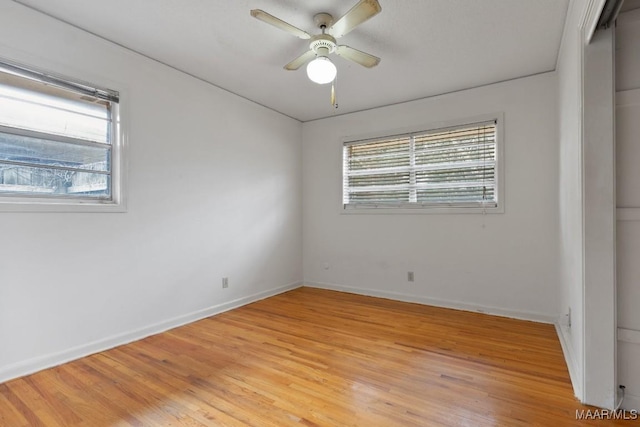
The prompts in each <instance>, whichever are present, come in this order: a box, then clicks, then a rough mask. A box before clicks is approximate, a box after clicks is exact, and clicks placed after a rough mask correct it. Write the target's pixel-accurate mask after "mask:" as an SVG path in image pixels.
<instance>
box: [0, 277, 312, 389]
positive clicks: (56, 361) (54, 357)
mask: <svg viewBox="0 0 640 427" xmlns="http://www.w3.org/2000/svg"><path fill="white" fill-rule="evenodd" d="M300 286H302V282H296V283H291V284H288V285H285V286H281V287H278V288H275V289H270V290H268V291H263V292H258V293H256V294H253V295H248V296H246V297H242V298H238V299H236V300H233V301H228V302H225V303H222V304H217V305H214V306H211V307H207V308H205V309H202V310H198V311H194V312H192V313H188V314H184V315H182V316H178V317H174V318H172V319H168V320H164V321H162V322H159V323H155V324H153V325H149V326H146V327H144V328H140V329H135V330H133V331H129V332H125V333H122V334H118V335H113V336H111V337H107V338H103V339H100V340H97V341H93V342H90V343H87V344H82V345H79V346H77V347H73V348H69V349H67V350H63V351H60V352H56V353H51V354H47V355H44V356H38V357H34V358H32V359H29V360H25V361H21V362H18V363H14V364H11V365H8V366H4V367H1V368H0V383H3V382H5V381H9V380H11V379H14V378H18V377H22V376H25V375H29V374H32V373H34V372H37V371H41V370H43V369H47V368H51V367H53V366H57V365H61V364H63V363H67V362H70V361H72V360H75V359H79V358H81V357H85V356H88V355H90V354H95V353H99V352H101V351H105V350H108V349H110V348H114V347H117V346H120V345H123V344H128V343H130V342H133V341H138V340H141V339H143V338H146V337H148V336H151V335H155V334H158V333H161V332H164V331H167V330H169V329H173V328H176V327H178V326H182V325H186V324H187V323H192V322H195V321H197V320H201V319H204V318H206V317H210V316H213V315H215V314H220V313H223V312H225V311H229V310H232V309H234V308H238V307H241V306H243V305H247V304H250V303H252V302H256V301H259V300H261V299H265V298H269V297H271V296H274V295H278V294H281V293H283V292H287V291H290V290H292V289H296V288H299V287H300Z"/></svg>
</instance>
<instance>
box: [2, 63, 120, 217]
mask: <svg viewBox="0 0 640 427" xmlns="http://www.w3.org/2000/svg"><path fill="white" fill-rule="evenodd" d="M2 64H7V65H9V66H16V67H19V68H24V69H26V70H29V71H32V72H34V73H38V74H42V75H44V76H50V77H52V78H53V79H60V80H63V81H67V82H70V83H72V84H78V85H81V86H86V87H93V88H98V89H103V88H106V87H109V88H110V89H103V90H110V91H116V92H118V94H119V102H117V103H113V104H112V111H111V119H112V129H111V136H112V140H111V170H110V173H111V197H110V198H109V199H97V198H82V197H46V196H41V195H28V194H25V195H7V194H0V213H1V212H79V213H81V212H103V213H104V212H126V211H127V205H126V194H125V189H126V178H127V162H126V154H125V149H126V145H127V144H126V133H125V131H124V128H125V119H124V117H125V115H124V114H123V110H124V107H123V98H124V99H126V90H125V89H123V88H122V87H121V86H120V85H118V84H115V83H113V82H111V81H107V82H106V84H104V83H105V82H104V79H97V78H96V79H93V80H102V81H101V82H100V84H89V83H87V82H86V81H84V80H82V79H79V78H74V77H69V76H64V75H62V74H57V73H52V72H49V71H46V70H44V69H43V68H40V67H35V66H29V65H23V64H21V63H18V62H14V61H12V60H7V59H5V58H0V67H1V66H2ZM15 133H16V134H25V135H28V134H29V131H28V130H24V131H23V130H21V129H17V130H16V131H15Z"/></svg>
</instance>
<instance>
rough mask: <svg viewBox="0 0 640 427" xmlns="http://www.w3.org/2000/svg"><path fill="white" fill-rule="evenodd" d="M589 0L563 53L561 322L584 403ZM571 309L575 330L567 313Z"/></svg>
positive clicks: (574, 19) (577, 2)
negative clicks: (584, 95)
mask: <svg viewBox="0 0 640 427" xmlns="http://www.w3.org/2000/svg"><path fill="white" fill-rule="evenodd" d="M586 3H587V2H586V1H583V0H573V1H571V3H570V6H569V10H568V12H567V19H566V23H565V30H564V34H563V39H562V44H561V48H560V52H559V55H558V66H557V73H558V118H559V126H558V130H559V150H560V161H559V175H560V177H559V178H560V179H559V196H560V197H559V217H560V234H559V236H560V310H561V313H562V314H563V317H562V318H561V319H560V325H561V327H560V328H559V331H558V332H559V336H560V339H561V342H562V344H563V349H564V351H565V356H566V359H567V365H568V367H569V372H570V373H571V380H572V382H573V386H574V390H575V393H576V396H577V397H578V398H579V399H583V389H584V386H583V379H584V366H583V357H584V353H583V337H584V322H583V307H582V304H583V303H582V298H583V289H582V287H583V280H584V278H583V261H582V257H583V252H582V251H583V249H582V248H583V238H582V228H583V221H582V46H583V41H582V40H583V36H582V31H581V29H580V25H581V23H582V19H583V14H584V12H585V8H586ZM569 309H571V319H570V323H571V326H570V327H569V319H568V316H567V315H568V312H569Z"/></svg>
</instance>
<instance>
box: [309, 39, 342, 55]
mask: <svg viewBox="0 0 640 427" xmlns="http://www.w3.org/2000/svg"><path fill="white" fill-rule="evenodd" d="M309 47H310V48H311V50H313V51H314V52H315V53H316V55H318V56H327V55H329V54H330V53H333V52H335V50H336V47H337V45H336V39H334V38H333V37H331V36H330V35H329V34H319V35H317V36H314V37H313V38H312V39H311V43H309Z"/></svg>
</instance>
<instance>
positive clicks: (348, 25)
mask: <svg viewBox="0 0 640 427" xmlns="http://www.w3.org/2000/svg"><path fill="white" fill-rule="evenodd" d="M381 11H382V6H380V3H378V0H360V1H359V2H358V4H356V5H355V6H353V7H352V8H351V10H350V11H349V12H347V13H345V14H344V15H343V16H342V18H340V19H338V20H337V21H336V22H335V24H333V25H332V26H331V28H329V33H330V34H331V35H332V36H333V37H335V38H339V37H342V36H344V35H345V34H347V33H348V32H349V31H351V30H353V29H354V28H355V27H357V26H358V25H360V24H362V23H363V22H364V21H366V20H368V19H370V18H372V17H374V16H375V15H377V14H378V13H380V12H381Z"/></svg>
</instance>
